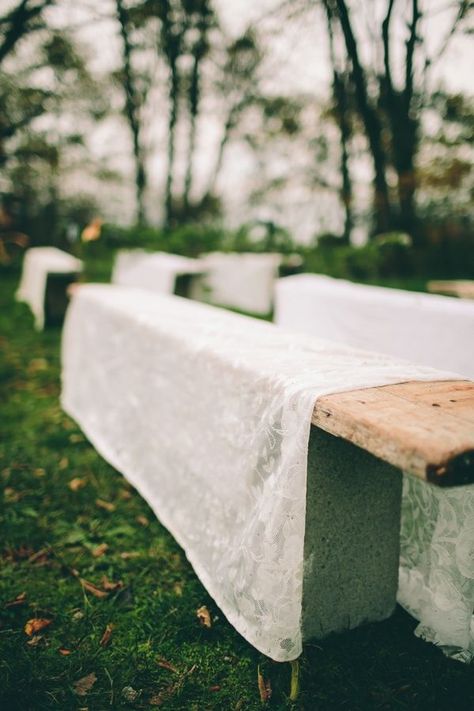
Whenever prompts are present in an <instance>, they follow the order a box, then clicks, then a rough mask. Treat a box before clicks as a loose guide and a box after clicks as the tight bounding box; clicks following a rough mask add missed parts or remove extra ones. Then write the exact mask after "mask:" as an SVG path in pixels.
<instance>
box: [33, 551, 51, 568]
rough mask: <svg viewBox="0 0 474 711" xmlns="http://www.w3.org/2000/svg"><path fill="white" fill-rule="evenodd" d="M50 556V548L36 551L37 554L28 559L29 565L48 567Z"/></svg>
mask: <svg viewBox="0 0 474 711" xmlns="http://www.w3.org/2000/svg"><path fill="white" fill-rule="evenodd" d="M50 554H51V549H50V548H40V550H39V551H36V553H33V554H32V555H30V557H29V558H28V563H34V564H35V565H38V566H41V565H46V564H47V563H48V562H49V556H50Z"/></svg>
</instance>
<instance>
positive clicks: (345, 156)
mask: <svg viewBox="0 0 474 711" xmlns="http://www.w3.org/2000/svg"><path fill="white" fill-rule="evenodd" d="M326 14H327V23H328V33H329V55H330V59H331V64H332V69H333V86H332V89H333V98H334V112H335V116H336V121H337V125H338V128H339V135H340V139H341V178H342V186H341V191H340V196H341V202H342V205H343V208H344V232H343V241H344V243H345V244H350V241H351V233H352V229H353V226H354V219H353V214H352V180H351V175H350V170H349V140H350V137H351V122H350V118H349V101H348V97H347V86H346V85H345V80H344V76H343V75H341V73H340V72H339V70H338V67H337V61H336V54H335V51H334V34H333V28H332V23H333V16H332V13H331V10H330V8H329V6H328V5H326Z"/></svg>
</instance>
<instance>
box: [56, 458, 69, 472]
mask: <svg viewBox="0 0 474 711" xmlns="http://www.w3.org/2000/svg"><path fill="white" fill-rule="evenodd" d="M58 466H59V469H61V470H63V469H67V468H68V466H69V459H68V458H67V457H62V459H60V460H59V465H58Z"/></svg>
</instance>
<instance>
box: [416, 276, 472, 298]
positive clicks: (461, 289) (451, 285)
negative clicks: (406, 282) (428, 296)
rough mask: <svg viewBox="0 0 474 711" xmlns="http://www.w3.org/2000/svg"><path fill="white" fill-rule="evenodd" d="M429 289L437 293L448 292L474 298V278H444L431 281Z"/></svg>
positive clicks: (428, 285) (451, 294) (449, 294)
mask: <svg viewBox="0 0 474 711" xmlns="http://www.w3.org/2000/svg"><path fill="white" fill-rule="evenodd" d="M427 288H428V291H430V292H432V293H435V294H447V295H448V296H458V297H459V298H460V299H474V280H469V279H459V280H457V281H456V280H453V281H449V280H442V281H429V282H428V284H427Z"/></svg>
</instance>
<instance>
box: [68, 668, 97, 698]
mask: <svg viewBox="0 0 474 711" xmlns="http://www.w3.org/2000/svg"><path fill="white" fill-rule="evenodd" d="M96 681H97V677H96V675H95V674H94V672H91V673H90V674H87V676H83V677H82V679H78V680H77V681H75V682H74V684H73V687H74V691H75V692H76V694H77V695H78V696H85V695H86V694H87V692H88V691H90V690H91V689H92V687H93V686H94V684H95V682H96Z"/></svg>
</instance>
